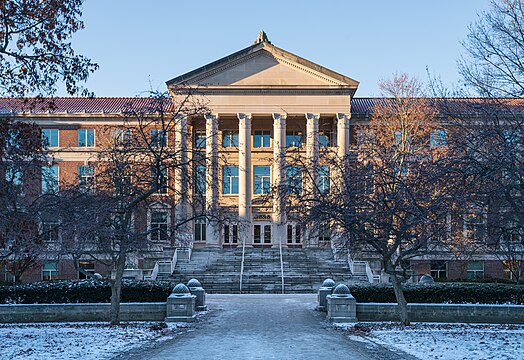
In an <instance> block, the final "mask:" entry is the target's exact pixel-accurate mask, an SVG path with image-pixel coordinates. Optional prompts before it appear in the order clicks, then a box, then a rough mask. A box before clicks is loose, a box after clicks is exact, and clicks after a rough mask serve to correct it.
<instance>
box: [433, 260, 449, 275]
mask: <svg viewBox="0 0 524 360" xmlns="http://www.w3.org/2000/svg"><path fill="white" fill-rule="evenodd" d="M447 270H448V262H447V261H442V260H438V261H432V262H431V277H432V278H433V279H447V277H448V271H447Z"/></svg>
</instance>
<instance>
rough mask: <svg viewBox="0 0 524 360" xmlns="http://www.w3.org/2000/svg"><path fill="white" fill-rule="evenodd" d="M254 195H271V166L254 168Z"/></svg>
mask: <svg viewBox="0 0 524 360" xmlns="http://www.w3.org/2000/svg"><path fill="white" fill-rule="evenodd" d="M253 168H254V171H253V173H254V176H253V193H254V194H269V190H270V189H271V166H254V167H253Z"/></svg>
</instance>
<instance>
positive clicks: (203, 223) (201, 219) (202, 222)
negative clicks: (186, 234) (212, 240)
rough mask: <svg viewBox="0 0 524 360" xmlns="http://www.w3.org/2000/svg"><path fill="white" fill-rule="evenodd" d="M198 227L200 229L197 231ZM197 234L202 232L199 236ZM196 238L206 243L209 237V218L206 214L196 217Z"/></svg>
mask: <svg viewBox="0 0 524 360" xmlns="http://www.w3.org/2000/svg"><path fill="white" fill-rule="evenodd" d="M197 229H198V231H197ZM197 234H200V236H199V237H198V236H197ZM193 236H194V238H195V242H199V243H204V242H206V239H207V219H206V217H205V216H198V217H196V218H195V228H194V235H193Z"/></svg>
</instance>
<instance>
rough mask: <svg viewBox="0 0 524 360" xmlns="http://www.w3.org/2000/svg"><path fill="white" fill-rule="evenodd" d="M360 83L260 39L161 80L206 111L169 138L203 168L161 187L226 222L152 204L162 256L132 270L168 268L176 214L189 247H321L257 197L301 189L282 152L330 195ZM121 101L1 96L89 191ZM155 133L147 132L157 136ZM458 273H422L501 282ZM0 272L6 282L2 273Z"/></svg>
mask: <svg viewBox="0 0 524 360" xmlns="http://www.w3.org/2000/svg"><path fill="white" fill-rule="evenodd" d="M358 85H359V82H358V81H356V80H354V79H351V78H349V77H347V76H344V75H342V74H339V73H337V72H334V71H332V70H329V69H327V68H325V67H323V66H320V65H318V64H315V63H313V62H311V61H308V60H306V59H303V58H301V57H299V56H297V55H294V54H292V53H290V52H288V51H285V50H283V49H280V48H278V47H276V46H274V45H273V44H271V42H270V41H269V40H268V38H267V36H266V35H265V33H261V34H260V35H259V37H258V38H257V40H256V41H255V42H254V44H252V45H251V46H249V47H247V48H244V49H242V50H240V51H238V52H235V53H233V54H230V55H228V56H226V57H223V58H221V59H219V60H217V61H214V62H212V63H210V64H207V65H204V66H202V67H200V68H197V69H195V70H193V71H190V72H188V73H186V74H183V75H181V76H178V77H176V78H173V79H171V80H169V81H167V88H168V90H169V91H170V93H171V95H172V97H173V99H174V101H175V102H176V101H177V100H180V99H178V97H180V96H181V95H180V93H179V92H178V91H177V89H178V88H179V87H180V86H186V87H190V88H196V89H198V94H199V96H203V97H204V98H205V99H206V103H207V107H208V108H209V110H210V111H209V113H208V114H207V115H206V116H205V117H203V118H201V119H189V118H188V119H185V120H184V121H180V125H179V126H180V129H179V130H180V132H179V135H177V136H181V137H184V138H177V139H174V141H175V143H176V144H185V145H179V146H182V148H181V149H180V151H182V152H187V153H188V154H191V156H196V157H198V156H201V157H202V159H204V160H203V162H201V163H200V164H198V165H195V166H194V169H192V171H191V173H192V174H193V175H192V179H191V181H190V182H186V181H184V180H183V178H182V177H180V176H179V175H177V174H173V175H174V176H173V177H172V178H171V175H170V180H169V181H173V186H174V187H175V188H176V191H177V193H180V194H184V193H191V196H200V197H203V198H204V199H205V201H204V203H205V207H206V209H207V211H217V212H220V213H221V214H222V215H223V217H224V219H226V220H225V221H223V222H221V223H215V222H210V221H207V220H206V218H205V217H198V216H197V217H194V216H193V215H194V214H191V213H188V212H191V211H194V209H192V208H191V207H184V206H178V205H176V206H174V207H171V206H166V207H162V206H156V205H158V204H161V203H162V202H163V201H162V197H159V199H158V201H157V202H155V203H154V204H155V206H156V207H155V206H153V207H152V208H151V209H150V210H149V211H148V213H147V214H143V218H142V220H137V222H138V223H142V225H140V226H143V227H147V228H149V229H150V230H151V233H152V234H153V235H154V236H157V237H158V239H157V240H159V242H160V243H162V241H164V243H163V246H164V249H165V252H164V253H162V251H160V252H159V251H156V252H155V253H154V254H153V255H150V256H144V257H143V258H141V259H139V260H138V261H137V262H136V263H135V264H134V266H135V267H138V268H139V269H140V270H142V271H146V272H147V271H149V272H151V269H154V268H155V267H156V268H157V272H158V267H159V266H162V261H164V265H165V263H166V261H165V260H166V258H167V259H169V258H171V257H172V254H173V248H174V246H175V245H176V244H175V243H174V242H171V243H170V242H169V241H167V242H166V239H165V238H164V237H163V236H162V235H161V232H159V231H155V229H163V228H167V227H168V226H169V224H170V222H171V221H176V218H177V217H181V218H192V217H193V220H192V226H189V227H187V228H186V231H187V234H186V236H189V238H191V243H192V245H191V246H192V247H193V248H195V249H198V248H216V249H221V248H230V247H235V246H238V245H240V244H241V243H242V244H244V245H245V246H246V247H250V248H251V247H252V248H257V247H265V248H271V247H280V246H282V247H284V248H286V247H287V248H301V247H310V248H322V247H324V248H326V247H327V248H329V245H330V240H331V239H330V236H331V234H330V233H329V232H322V231H317V232H316V233H309V232H308V231H306V229H301V228H300V225H299V224H298V223H296V222H293V221H292V219H287V218H286V217H285V216H284V214H283V211H280V210H281V209H280V208H279V207H280V206H281V204H279V203H278V201H277V200H270V201H269V202H268V201H267V199H266V198H265V195H267V194H268V192H269V191H270V189H271V188H275V187H278V186H279V185H280V184H281V183H282V181H284V179H288V180H289V179H292V180H294V181H295V182H296V183H299V184H300V185H299V186H303V185H302V180H303V179H302V177H301V175H300V174H299V173H298V172H294V170H293V167H290V166H286V164H285V158H286V153H288V152H291V151H292V152H293V153H294V154H298V156H300V157H301V159H303V163H304V164H306V166H308V167H310V168H311V169H313V168H316V169H318V171H317V172H316V173H317V174H318V175H317V179H315V181H317V182H318V184H319V187H320V188H321V189H325V190H328V189H329V186H330V181H331V172H332V169H330V168H329V165H327V164H324V163H322V161H321V159H320V157H319V152H320V151H323V149H330V150H331V151H333V152H334V153H337V154H338V156H340V157H343V156H344V155H346V154H347V153H348V152H349V150H350V146H351V145H352V144H354V143H355V142H356V132H355V128H356V126H357V125H358V124H360V123H363V122H365V121H367V119H369V115H370V113H371V110H372V108H373V103H374V99H370V98H354V95H355V93H356V91H357V89H358ZM129 102H133V103H134V104H140V103H144V104H145V103H146V102H147V99H145V98H144V99H140V98H133V99H129V98H59V99H56V100H55V106H54V108H52V109H46V110H45V111H44V110H38V109H32V110H31V111H27V110H25V109H23V107H22V106H21V105H20V104H19V103H17V102H16V101H13V100H12V99H0V109H1V110H2V112H4V113H8V114H10V115H12V116H14V117H15V118H18V119H21V120H23V121H31V122H35V123H36V124H38V125H39V126H40V127H41V129H42V132H43V136H44V137H45V138H46V139H47V142H48V145H49V148H50V149H51V150H53V156H54V163H53V166H52V167H51V168H50V174H51V176H52V177H55V178H56V186H58V184H60V183H61V182H69V183H71V182H75V181H77V182H78V183H79V185H85V184H86V183H89V182H90V181H91V180H92V178H93V176H95V174H94V173H93V171H92V170H90V168H89V166H88V162H89V160H90V159H91V158H92V156H93V153H95V152H96V150H97V144H98V142H99V140H100V139H99V138H98V136H99V134H100V132H99V131H98V129H99V128H101V127H102V126H105V125H107V124H118V123H120V121H121V117H122V109H123V108H125V106H126V105H127V104H128V103H129ZM153 131H154V130H152V133H151V136H153V135H154V136H158V134H157V133H154V134H153ZM199 154H200V155H199ZM47 187H48V185H46V184H43V188H42V191H47V190H49V189H46V188H47ZM197 193H198V194H197ZM163 196H165V194H164V195H163ZM56 221H58V220H56ZM56 221H55V222H56ZM55 222H53V221H52V220H51V221H50V223H49V224H47V223H45V224H42V226H43V227H44V228H45V227H46V226H47V227H49V226H53V224H54V223H55ZM52 234H54V233H52ZM53 236H59V235H58V233H56V234H55V235H53ZM361 265H362V264H361ZM365 265H366V266H368V267H369V264H365ZM462 265H464V266H463V267H462V268H460V266H462ZM462 265H460V266H459V264H458V263H457V262H455V263H453V262H447V261H446V260H445V259H436V260H435V261H430V260H428V261H422V262H420V263H419V265H418V267H419V269H420V272H421V273H426V272H432V273H434V275H436V276H437V277H450V278H454V277H455V278H456V277H465V275H466V274H469V272H470V271H471V272H475V271H476V272H478V271H482V273H483V274H484V272H486V274H487V275H490V276H493V277H499V276H500V275H501V272H502V271H503V269H502V268H501V267H500V266H498V265H496V262H495V261H492V259H491V260H487V261H484V260H482V264H480V262H479V261H476V262H475V263H474V265H472V266H471V269H469V266H468V265H467V264H462ZM81 266H83V267H84V269H85V270H87V271H90V272H99V273H102V274H107V273H108V272H109V271H110V269H107V268H105V267H104V266H103V265H101V264H99V263H96V262H94V261H92V260H90V259H86V260H85V261H83V262H81ZM373 267H374V269H373V271H374V273H372V274H373V275H375V276H376V277H377V278H379V275H380V264H375V266H373ZM0 275H3V278H7V277H8V274H7V273H6V272H5V271H3V274H2V270H0ZM79 276H80V277H81V276H82V275H81V274H78V272H77V271H76V270H75V269H74V268H73V266H72V264H71V263H70V262H67V261H62V262H60V263H58V262H56V261H50V260H43V263H42V267H41V268H37V269H35V270H34V271H33V272H32V273H31V274H28V275H27V277H26V281H30V280H42V279H52V278H78V277H79Z"/></svg>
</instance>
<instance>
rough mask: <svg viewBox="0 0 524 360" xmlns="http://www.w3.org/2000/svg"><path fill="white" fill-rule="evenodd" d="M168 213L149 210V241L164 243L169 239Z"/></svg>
mask: <svg viewBox="0 0 524 360" xmlns="http://www.w3.org/2000/svg"><path fill="white" fill-rule="evenodd" d="M168 226H169V211H167V210H151V219H150V222H149V232H150V234H151V241H166V240H167V239H168V237H169V234H168Z"/></svg>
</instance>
